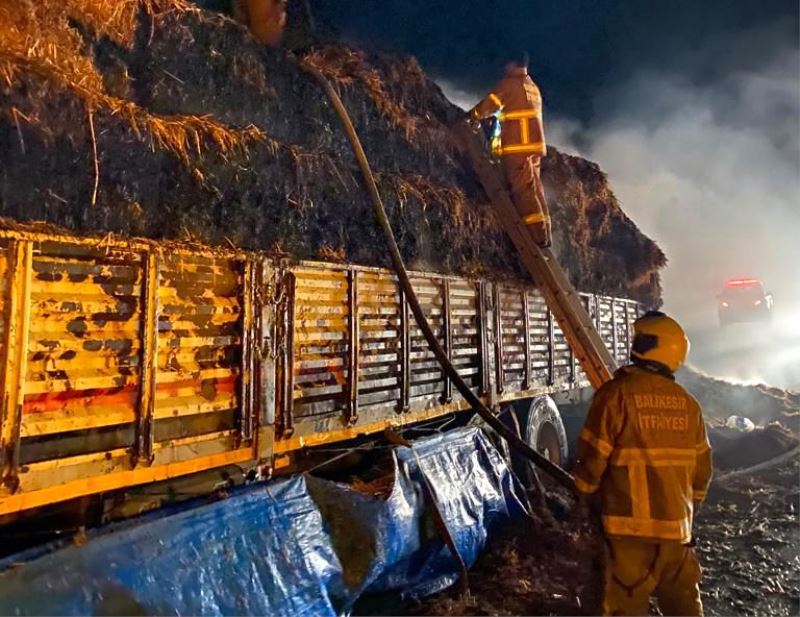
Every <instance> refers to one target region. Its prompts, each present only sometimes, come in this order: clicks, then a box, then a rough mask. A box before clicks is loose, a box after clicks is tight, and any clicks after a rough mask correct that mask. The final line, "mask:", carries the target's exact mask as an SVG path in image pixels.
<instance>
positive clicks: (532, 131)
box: [470, 52, 551, 248]
mask: <svg viewBox="0 0 800 617" xmlns="http://www.w3.org/2000/svg"><path fill="white" fill-rule="evenodd" d="M493 115H497V117H498V120H499V122H500V140H499V143H498V144H493V148H492V150H493V152H494V154H497V155H499V156H501V157H502V161H503V171H504V173H505V176H506V180H507V181H508V184H509V186H510V187H511V196H512V198H513V201H514V205H515V206H516V208H517V211H518V212H519V214H520V216H521V217H522V220H523V221H524V222H525V223H526V224H527V226H528V229H529V230H530V233H531V235H532V236H533V239H534V240H535V241H536V243H537V244H538V245H539V246H541V247H543V248H546V247H548V246H550V242H551V235H550V213H549V212H548V210H547V203H546V201H545V196H544V188H543V187H542V180H541V177H540V169H541V160H542V157H543V156H545V155H546V154H547V146H546V144H545V140H544V127H543V125H542V95H541V94H540V93H539V88H538V87H537V86H536V84H535V83H533V80H532V79H531V78H530V76H529V75H528V55H527V54H526V53H524V52H523V53H520V54H519V55H517V56H513V57H512V58H511V59H510V60H509V62H508V63H507V64H506V67H505V76H504V77H503V78H502V79H501V80H500V83H498V84H497V87H495V89H494V90H492V91H491V92H490V93H489V94H488V96H487V97H486V98H485V99H483V100H482V101H481V102H480V103H478V104H477V105H476V106H475V107H474V108H473V109H472V111H470V118H471V119H472V120H474V121H477V120H482V119H484V118H487V117H489V116H493Z"/></svg>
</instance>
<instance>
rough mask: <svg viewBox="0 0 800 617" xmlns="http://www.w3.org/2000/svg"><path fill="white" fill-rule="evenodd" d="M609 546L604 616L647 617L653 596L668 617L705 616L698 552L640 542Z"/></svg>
mask: <svg viewBox="0 0 800 617" xmlns="http://www.w3.org/2000/svg"><path fill="white" fill-rule="evenodd" d="M606 543H607V548H608V551H607V561H606V575H605V593H604V595H603V614H604V615H647V614H648V608H649V605H650V596H651V595H655V596H656V598H657V599H658V606H659V608H660V609H661V612H662V613H663V614H664V615H699V616H701V615H702V614H703V604H702V602H701V601H700V586H699V583H700V564H698V562H697V557H696V556H695V553H694V548H692V547H691V546H687V545H684V544H680V543H678V542H647V541H645V540H639V539H636V538H608V539H607V540H606Z"/></svg>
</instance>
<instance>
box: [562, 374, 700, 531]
mask: <svg viewBox="0 0 800 617" xmlns="http://www.w3.org/2000/svg"><path fill="white" fill-rule="evenodd" d="M710 481H711V448H710V446H709V443H708V437H707V435H706V428H705V423H704V421H703V413H702V411H701V409H700V405H699V404H698V403H697V401H696V400H695V399H694V398H692V396H691V395H690V394H689V393H688V392H686V390H684V389H683V388H682V387H681V386H680V385H678V384H677V383H675V381H674V380H673V379H670V378H669V377H666V376H664V375H661V374H658V373H655V372H652V371H649V370H646V369H644V368H640V367H637V366H626V367H624V368H621V369H619V370H618V371H617V373H616V374H615V375H614V379H613V380H611V381H610V382H608V383H607V384H605V385H604V386H603V387H602V388H600V389H599V390H598V391H597V393H596V394H595V396H594V400H593V401H592V405H591V408H590V409H589V414H588V416H587V418H586V423H585V425H584V428H583V431H582V432H581V435H580V440H579V443H578V464H577V466H576V468H575V483H576V485H577V487H578V489H579V490H580V491H581V492H583V493H594V492H595V491H598V490H599V493H600V497H601V500H602V517H603V526H604V528H605V531H606V533H607V534H608V535H610V536H622V537H640V538H651V539H656V540H676V541H680V542H689V541H690V540H691V535H692V517H693V515H694V510H695V508H696V506H697V505H699V504H700V502H702V500H703V499H704V497H705V495H706V490H707V489H708V484H709V482H710Z"/></svg>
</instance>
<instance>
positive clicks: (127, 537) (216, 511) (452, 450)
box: [0, 429, 522, 615]
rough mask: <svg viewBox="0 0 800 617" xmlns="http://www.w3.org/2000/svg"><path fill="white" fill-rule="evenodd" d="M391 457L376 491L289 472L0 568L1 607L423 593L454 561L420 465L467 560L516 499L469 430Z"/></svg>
mask: <svg viewBox="0 0 800 617" xmlns="http://www.w3.org/2000/svg"><path fill="white" fill-rule="evenodd" d="M393 456H394V462H395V478H394V484H393V486H392V489H391V493H390V494H389V496H388V498H387V497H381V496H372V495H364V494H361V493H358V492H356V491H354V490H352V489H351V488H349V487H347V486H346V485H342V484H338V483H334V482H329V481H325V480H320V479H317V478H313V477H304V476H297V477H294V478H291V479H288V480H281V481H277V482H272V483H269V484H265V485H258V486H253V487H248V488H247V489H245V490H242V491H239V492H237V493H235V494H234V495H232V496H231V497H230V498H228V499H226V500H224V501H218V502H215V503H210V504H206V505H202V506H200V507H194V508H191V509H187V510H185V511H182V512H178V513H175V514H170V515H167V516H161V517H147V518H145V519H143V520H142V521H141V522H140V523H139V524H134V525H123V526H121V527H119V528H112V529H108V530H104V531H101V532H99V533H95V534H92V535H91V537H90V538H89V540H88V541H87V542H86V543H85V544H83V545H81V546H78V545H73V546H68V547H65V548H57V549H55V550H53V551H50V552H47V553H45V554H44V555H41V556H39V557H36V558H34V559H32V560H30V561H27V563H24V564H23V565H15V566H14V567H8V568H7V569H5V570H4V571H3V572H2V573H0V614H60V615H90V614H128V615H135V614H177V615H195V614H196V615H232V614H251V615H252V614H261V615H265V614H269V615H296V614H314V615H337V614H345V613H347V612H348V611H349V610H350V609H351V607H352V605H353V603H354V602H355V600H356V599H357V598H358V597H359V596H360V595H362V594H363V593H365V592H373V591H385V590H389V589H398V590H404V591H407V592H409V593H413V594H416V595H425V594H427V593H432V592H433V591H436V590H438V589H441V588H443V587H445V586H447V585H449V584H451V583H452V582H453V581H454V580H455V579H456V577H457V572H458V568H457V566H456V562H455V560H454V559H453V556H452V554H451V553H450V552H449V550H448V549H447V548H446V547H445V546H444V543H443V542H442V540H441V537H440V534H438V533H437V532H436V530H435V529H434V526H433V524H432V522H431V521H432V518H431V508H432V507H433V505H432V503H431V501H432V500H431V499H430V498H429V497H426V495H425V492H424V490H423V484H422V476H421V473H425V475H426V476H427V478H428V480H429V481H430V485H431V486H432V487H433V490H434V492H435V494H436V499H435V501H436V502H437V504H438V505H437V507H438V508H439V509H440V511H441V512H442V514H443V515H444V518H445V520H446V521H447V526H448V530H449V532H450V534H451V536H452V537H453V538H454V540H455V542H456V546H457V548H458V551H459V554H460V555H461V556H462V558H463V560H464V561H465V562H466V563H467V565H470V564H472V563H473V562H474V560H475V558H476V557H477V555H478V552H479V551H480V549H481V548H482V547H483V544H484V542H485V539H486V534H487V530H488V529H489V528H490V527H491V526H492V525H493V524H495V523H497V522H499V521H502V520H505V519H507V518H508V517H509V516H512V515H515V514H518V513H520V512H521V508H522V506H521V505H520V503H519V501H518V500H517V498H516V496H515V494H514V490H513V487H512V483H511V475H510V472H509V471H508V468H507V467H506V465H505V463H504V462H503V460H502V457H501V456H500V455H499V453H498V452H497V450H495V449H494V447H493V446H492V445H491V443H489V441H488V440H487V438H486V437H485V435H484V434H483V433H482V432H481V431H479V430H478V429H461V430H457V431H452V432H449V433H446V434H442V435H437V436H434V437H431V438H427V439H424V440H421V441H419V442H417V443H416V444H415V445H414V446H413V447H410V448H405V447H400V448H397V449H396V450H395V451H394V452H393ZM21 560H24V556H20V557H18V558H16V559H15V558H12V559H11V560H9V563H12V562H18V561H21Z"/></svg>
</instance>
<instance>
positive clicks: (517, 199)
mask: <svg viewBox="0 0 800 617" xmlns="http://www.w3.org/2000/svg"><path fill="white" fill-rule="evenodd" d="M540 171H541V157H538V156H530V155H528V156H522V155H507V156H504V157H503V172H504V173H505V176H506V180H507V181H508V185H509V187H510V188H511V198H512V200H513V201H514V206H516V208H517V212H519V215H520V218H522V220H523V221H525V223H526V224H527V226H528V231H529V232H530V234H531V236H532V237H533V240H534V241H535V242H536V243H537V244H538V245H539V246H542V247H546V246H550V238H551V235H550V212H549V211H548V210H547V202H546V201H545V196H544V187H543V186H542V179H541V176H540Z"/></svg>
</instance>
